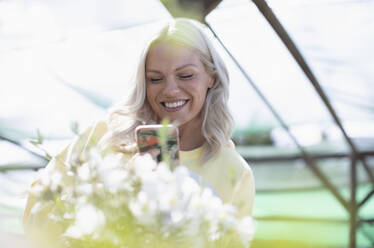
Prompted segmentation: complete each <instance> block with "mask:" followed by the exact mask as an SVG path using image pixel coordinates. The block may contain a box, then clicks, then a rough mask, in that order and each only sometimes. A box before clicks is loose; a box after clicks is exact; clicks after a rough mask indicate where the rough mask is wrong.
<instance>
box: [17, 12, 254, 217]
mask: <svg viewBox="0 0 374 248" xmlns="http://www.w3.org/2000/svg"><path fill="white" fill-rule="evenodd" d="M228 90H229V78H228V73H227V70H226V67H225V65H224V63H223V61H222V59H221V58H220V56H219V55H218V53H217V52H216V50H215V48H214V47H213V45H212V43H211V42H210V40H209V38H208V35H207V34H206V31H205V27H204V26H203V25H202V24H200V23H198V22H196V21H193V20H189V19H175V20H173V21H172V22H170V23H168V24H167V25H166V26H165V27H164V28H163V29H162V30H161V31H160V32H159V33H158V34H157V35H156V36H155V37H153V38H152V39H151V40H150V41H149V43H148V45H147V46H146V47H145V49H144V51H143V53H142V55H141V58H140V62H139V64H138V70H137V74H136V78H135V81H134V83H133V88H132V89H130V95H129V97H128V98H127V99H125V100H124V101H123V102H120V103H118V104H117V105H116V106H114V107H113V108H112V109H111V111H110V114H109V117H108V119H107V120H105V121H100V122H98V123H97V124H96V125H94V126H93V127H92V128H91V129H89V130H87V131H86V132H85V133H84V134H83V135H81V136H80V137H78V138H77V139H76V140H75V141H74V142H73V143H72V144H71V145H70V146H69V147H68V148H67V149H65V150H64V151H63V152H62V153H61V154H59V155H58V156H57V157H56V158H54V159H53V160H52V161H51V162H50V164H49V165H48V166H47V171H48V173H51V175H53V174H55V173H54V171H59V173H60V172H63V173H65V172H66V169H67V168H65V167H67V165H69V164H70V163H71V164H74V163H77V162H76V161H81V160H82V159H83V160H84V156H83V155H82V154H84V152H85V151H86V150H89V149H91V148H95V150H96V151H99V152H100V153H101V154H111V153H114V154H121V156H123V154H126V156H123V159H125V160H130V161H131V158H132V157H133V155H134V154H135V153H136V151H135V150H134V147H136V141H135V129H136V128H137V127H138V126H139V125H144V124H155V123H160V122H161V121H162V120H163V119H165V118H167V119H169V120H170V121H171V122H173V123H174V124H175V125H176V126H178V128H179V140H180V148H181V151H180V164H181V165H183V166H185V167H187V168H188V169H189V170H190V171H191V172H192V173H193V174H196V175H197V178H199V180H200V178H201V180H202V181H200V182H202V183H204V184H206V185H209V186H210V187H212V188H213V191H214V192H216V193H217V195H218V196H219V197H220V198H221V200H222V202H223V203H228V204H233V205H234V206H236V208H237V211H236V214H237V216H239V217H243V216H248V215H251V213H252V207H253V201H254V194H255V188H254V179H253V174H252V171H251V169H250V167H249V166H248V164H247V163H246V162H245V160H244V159H243V158H242V157H241V156H240V155H239V154H238V153H237V152H236V150H235V147H234V144H233V142H232V141H231V139H230V137H231V133H232V129H233V121H232V117H231V115H230V113H229V110H228V106H227V101H228V96H229V91H228ZM78 167H79V166H78ZM35 203H36V201H35V199H32V197H30V199H29V202H28V205H27V208H26V211H25V218H24V220H25V224H30V223H38V222H39V221H40V220H42V219H43V218H44V219H45V216H46V214H45V213H43V214H41V215H40V216H35V215H34V216H33V214H30V213H32V212H33V211H32V210H31V209H32V208H33V207H34V206H35V205H38V204H35ZM38 207H39V208H40V204H39V206H38ZM53 208H54V206H51V205H49V206H47V207H46V208H45V211H46V212H48V211H50V209H53ZM234 212H235V211H234ZM30 216H31V217H30ZM30 220H32V221H30Z"/></svg>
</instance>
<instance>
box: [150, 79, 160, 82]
mask: <svg viewBox="0 0 374 248" xmlns="http://www.w3.org/2000/svg"><path fill="white" fill-rule="evenodd" d="M149 80H150V81H151V82H152V83H157V82H160V81H161V78H150V79H149Z"/></svg>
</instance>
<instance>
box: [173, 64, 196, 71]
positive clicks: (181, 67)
mask: <svg viewBox="0 0 374 248" xmlns="http://www.w3.org/2000/svg"><path fill="white" fill-rule="evenodd" d="M188 66H193V67H197V65H195V64H185V65H182V66H179V67H178V68H177V69H175V70H176V71H179V70H182V69H183V68H185V67H188Z"/></svg>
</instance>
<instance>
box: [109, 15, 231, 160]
mask: <svg viewBox="0 0 374 248" xmlns="http://www.w3.org/2000/svg"><path fill="white" fill-rule="evenodd" d="M206 30H207V27H205V26H204V25H203V24H201V23H199V22H197V21H194V20H191V19H186V18H177V19H174V20H172V21H171V22H169V23H168V24H167V25H166V26H165V27H163V28H162V29H161V31H160V32H159V33H158V34H157V35H156V36H154V37H153V38H152V39H150V40H149V42H148V43H147V45H146V46H145V48H144V50H143V52H142V53H141V56H140V61H139V64H138V68H137V72H136V75H135V82H134V83H133V84H132V88H131V89H130V91H129V92H130V94H129V96H128V98H127V99H125V100H124V101H122V102H119V103H118V104H116V105H114V106H113V107H112V108H111V109H110V110H109V116H108V124H109V129H110V132H109V135H108V136H107V137H106V138H107V139H106V142H107V145H109V146H110V147H111V149H113V150H116V151H121V152H133V151H134V148H135V147H136V145H135V128H136V127H137V126H138V125H141V124H153V123H155V119H154V118H153V117H154V114H153V113H152V109H151V107H150V105H149V103H148V101H147V99H146V79H145V62H146V58H147V54H148V52H149V50H150V49H151V48H152V46H154V45H155V44H156V43H158V42H167V43H170V44H173V45H177V46H182V47H186V48H190V49H193V50H194V51H196V52H197V53H198V54H199V56H200V59H201V62H202V63H203V65H204V67H205V69H206V71H207V72H208V74H210V75H211V76H212V77H213V78H214V80H215V81H214V85H213V87H212V88H211V89H209V90H208V93H207V96H206V100H205V104H204V107H203V109H202V116H203V122H202V127H201V132H202V135H203V137H204V138H205V143H204V145H203V152H202V157H201V161H202V162H205V161H207V160H208V159H210V158H211V157H213V156H214V155H215V154H216V153H217V152H218V151H219V150H220V148H221V147H222V146H224V145H227V143H228V142H229V140H230V137H231V134H232V130H233V119H232V116H231V114H230V112H229V109H228V105H227V102H228V98H229V76H228V72H227V69H226V66H225V64H224V62H223V60H222V58H221V57H220V56H219V54H218V53H217V51H216V49H215V48H214V46H213V44H212V42H211V41H210V39H212V37H208V34H207V31H206Z"/></svg>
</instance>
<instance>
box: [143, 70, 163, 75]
mask: <svg viewBox="0 0 374 248" xmlns="http://www.w3.org/2000/svg"><path fill="white" fill-rule="evenodd" d="M145 72H155V73H160V74H161V72H160V71H158V70H153V69H146V70H145Z"/></svg>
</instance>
